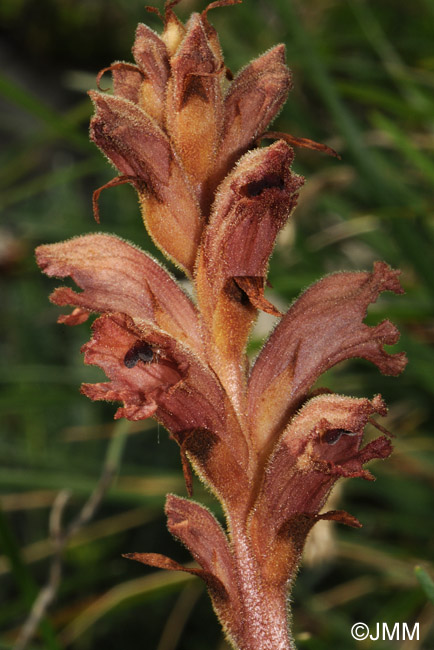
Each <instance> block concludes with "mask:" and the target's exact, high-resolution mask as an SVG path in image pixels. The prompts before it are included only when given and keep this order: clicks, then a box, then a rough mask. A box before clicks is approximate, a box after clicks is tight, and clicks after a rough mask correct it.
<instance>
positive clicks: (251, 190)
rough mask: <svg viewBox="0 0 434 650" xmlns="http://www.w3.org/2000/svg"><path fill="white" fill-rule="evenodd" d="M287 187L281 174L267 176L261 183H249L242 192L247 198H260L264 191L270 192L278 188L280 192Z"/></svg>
mask: <svg viewBox="0 0 434 650" xmlns="http://www.w3.org/2000/svg"><path fill="white" fill-rule="evenodd" d="M284 187H285V183H284V180H283V178H282V176H281V175H280V174H276V173H272V174H267V175H266V176H264V178H261V180H259V181H252V182H251V183H247V185H245V186H244V187H243V188H242V189H241V191H242V193H243V194H245V196H247V197H249V198H252V197H254V196H259V195H260V194H262V192H263V191H264V190H270V189H273V188H277V189H278V190H283V189H284Z"/></svg>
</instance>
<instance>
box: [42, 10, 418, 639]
mask: <svg viewBox="0 0 434 650" xmlns="http://www.w3.org/2000/svg"><path fill="white" fill-rule="evenodd" d="M175 4H177V2H176V1H173V0H172V1H171V2H167V3H166V12H165V17H164V30H163V33H162V35H161V37H160V36H157V35H156V34H155V33H154V32H153V31H152V30H150V29H149V28H148V27H146V26H145V25H139V27H138V29H137V32H136V40H135V43H134V46H133V56H134V59H135V62H136V63H135V64H129V63H115V64H113V65H112V66H110V68H108V69H109V70H111V72H112V75H113V88H114V95H107V94H105V93H102V92H92V93H91V96H92V99H93V101H94V103H95V108H96V114H95V116H94V118H93V119H92V122H91V137H92V139H93V140H94V142H95V143H96V144H97V145H98V146H99V147H100V149H101V150H102V151H103V152H104V153H105V154H106V155H107V157H108V158H109V159H110V160H111V162H112V163H113V164H114V165H115V166H116V167H117V169H118V170H119V172H120V176H118V177H117V178H115V179H114V180H113V181H112V182H111V183H109V184H108V185H114V184H118V183H121V182H130V183H132V184H133V185H134V187H135V188H136V190H137V192H138V195H139V200H140V205H141V208H142V212H143V218H144V221H145V224H146V227H147V229H148V231H149V233H150V235H151V236H152V237H153V239H154V241H155V242H156V243H157V245H158V246H159V247H160V248H161V249H162V251H163V252H164V253H165V254H166V255H167V256H168V257H169V258H171V259H172V260H174V261H175V262H176V263H177V264H178V265H179V266H180V267H181V268H182V269H184V271H185V272H186V273H187V275H189V276H190V277H191V278H192V281H193V285H194V289H195V295H196V298H197V302H196V303H194V302H193V301H192V300H191V299H190V298H189V297H188V296H187V295H186V294H185V293H184V292H183V291H182V290H181V288H180V287H179V285H178V284H177V283H176V281H175V279H174V278H173V277H172V276H171V275H170V274H169V273H168V272H167V271H166V270H165V269H164V268H162V267H161V266H160V265H159V264H158V263H157V262H156V261H155V260H153V259H152V258H151V257H150V256H149V255H147V254H146V253H142V252H141V251H140V250H139V249H138V248H137V247H135V246H133V245H131V244H128V243H127V242H125V241H123V240H121V239H118V238H117V237H114V236H111V235H104V234H94V235H87V236H84V237H78V238H75V239H72V240H70V241H67V242H63V243H60V244H51V245H45V246H40V247H39V248H38V250H37V260H38V263H39V265H40V266H41V268H42V269H43V270H44V272H45V273H47V274H48V275H49V276H56V277H62V278H64V277H66V276H71V278H72V279H73V280H74V281H75V283H76V284H77V285H78V287H79V288H80V289H81V290H82V291H81V292H78V293H77V292H75V291H73V290H72V289H69V288H66V287H61V288H58V289H56V290H55V291H54V293H53V294H52V296H51V300H52V301H53V302H54V303H56V304H57V305H61V306H64V305H72V306H73V308H74V309H73V311H72V312H71V313H70V314H68V315H63V316H61V317H60V318H59V321H60V322H63V323H66V324H68V325H77V324H80V323H83V322H84V321H85V320H86V319H87V317H88V315H89V314H90V313H91V312H97V313H99V314H101V316H100V317H99V318H97V319H96V320H95V322H94V323H93V326H92V329H93V337H92V339H91V340H90V342H89V343H87V344H86V345H84V346H83V351H84V354H85V356H84V359H85V362H86V363H88V364H93V365H98V366H99V367H100V368H102V369H103V370H104V372H105V373H106V375H107V377H108V381H107V382H102V383H98V384H84V385H83V386H82V391H83V392H84V393H85V394H86V395H87V396H89V397H90V398H91V399H93V400H109V401H116V402H120V403H121V404H122V405H121V406H120V407H119V408H118V410H117V411H116V414H115V417H116V418H119V417H126V418H128V419H130V420H140V419H144V418H148V417H155V418H157V420H158V421H159V422H161V423H163V424H164V426H165V427H166V428H167V430H168V431H169V433H170V435H171V437H172V438H173V439H174V440H176V442H177V443H178V445H179V447H180V451H181V458H182V466H183V470H184V475H185V479H186V483H187V489H188V492H189V495H191V491H192V481H191V470H190V465H191V466H192V467H193V469H194V470H195V471H196V472H197V474H198V475H199V477H200V478H201V479H202V480H203V481H204V482H205V483H206V484H207V486H208V487H209V488H210V489H211V490H212V491H213V492H214V494H215V495H216V496H217V498H218V499H219V500H220V502H221V504H222V507H223V509H224V512H225V516H226V530H224V529H223V528H222V527H221V525H220V524H219V523H218V522H217V521H216V519H215V518H214V517H213V516H212V515H211V513H210V512H208V511H207V510H206V509H205V508H203V507H202V506H200V505H199V504H197V503H194V502H193V501H189V500H186V499H181V498H179V497H175V496H173V495H169V497H168V499H167V504H166V513H167V516H168V526H169V529H170V531H171V532H172V533H173V534H174V535H175V536H176V537H178V538H179V539H180V540H181V541H182V542H183V543H184V544H185V545H186V546H187V547H188V548H189V549H190V551H191V553H192V555H193V557H194V558H195V560H196V561H197V562H198V563H199V564H200V568H191V567H183V566H181V565H179V564H178V563H176V562H174V561H173V560H170V559H169V558H166V557H164V556H161V555H158V554H155V553H130V554H128V556H127V557H130V558H132V559H136V560H138V561H140V562H144V563H146V564H150V565H152V566H158V567H161V568H166V569H172V570H184V571H189V572H190V573H194V574H195V575H199V576H200V577H202V578H203V579H204V580H205V582H206V584H207V586H208V589H209V592H210V595H211V598H212V601H213V604H214V608H215V610H216V612H217V614H218V616H219V618H220V620H221V622H222V624H223V627H224V629H225V632H226V634H227V635H228V638H229V639H230V640H231V642H232V643H233V644H234V646H235V647H237V648H239V649H240V650H276V649H277V648H279V650H289V649H290V648H291V647H292V645H291V643H292V642H291V638H290V633H289V631H288V625H287V605H286V603H287V585H288V583H289V582H290V581H291V579H292V577H293V576H294V573H295V570H296V568H297V565H298V563H299V559H300V555H301V552H302V548H303V544H304V541H305V539H306V536H307V534H308V532H309V530H310V529H311V528H312V526H313V525H314V523H315V522H316V521H318V520H319V519H332V520H335V521H338V522H341V523H345V524H348V525H350V526H356V527H357V526H359V525H360V524H359V522H358V521H357V520H356V519H355V518H354V517H352V516H351V515H349V514H348V513H345V512H343V511H331V512H326V513H321V511H322V508H323V506H324V504H325V501H326V499H327V496H328V495H329V493H330V491H331V489H332V487H333V485H334V484H335V483H336V481H337V480H338V479H339V478H341V477H352V476H357V477H361V478H365V479H368V480H369V479H371V478H372V475H371V474H370V473H369V472H368V471H367V470H365V469H364V468H363V465H364V464H365V463H366V462H368V461H369V460H372V459H374V458H385V457H386V456H388V455H389V454H390V452H391V444H390V441H389V440H388V438H387V437H386V436H385V435H382V436H380V437H378V438H377V439H374V440H372V441H371V442H370V443H368V444H367V445H365V446H363V434H364V429H365V426H366V424H367V423H368V422H372V416H373V415H374V414H379V415H384V414H385V413H386V407H385V405H384V403H383V401H382V399H381V397H380V396H378V395H377V396H375V397H374V398H373V399H360V398H359V399H356V398H351V397H344V396H339V395H334V394H328V393H327V391H322V392H320V393H318V392H316V393H312V392H311V390H312V387H313V385H314V384H315V382H316V381H317V380H318V378H319V377H320V376H321V375H322V373H324V372H325V371H326V370H328V369H329V368H331V367H332V366H334V365H336V364H337V363H339V362H341V361H344V360H346V359H350V358H353V357H361V358H364V359H367V360H368V361H371V362H373V363H375V364H376V365H377V366H378V368H379V369H380V370H381V371H382V372H383V373H384V374H391V375H396V374H399V373H400V372H401V371H402V370H403V368H404V366H405V363H406V359H405V355H404V354H403V353H396V354H389V353H388V352H386V351H385V350H384V345H390V344H394V343H395V342H396V341H397V339H398V332H397V330H396V328H395V327H394V326H393V325H392V324H391V323H390V322H389V321H384V322H382V323H380V324H379V325H376V326H374V327H369V326H367V325H366V324H365V323H364V322H363V321H364V318H365V316H366V310H367V308H368V306H369V304H370V303H372V302H374V301H375V300H376V299H377V297H378V295H379V294H380V293H381V292H382V291H393V292H395V293H402V289H401V287H400V285H399V282H398V275H399V274H398V272H396V271H393V270H391V269H390V268H389V267H388V266H387V264H385V263H382V262H378V263H376V264H375V266H374V270H373V272H372V273H369V272H359V273H357V272H356V273H355V272H352V273H337V274H334V275H330V276H328V277H326V278H324V279H323V280H320V281H319V282H317V283H316V284H314V285H313V286H312V287H310V288H309V289H308V290H307V291H306V292H305V293H304V294H302V296H301V297H300V298H299V299H298V300H297V301H296V302H295V303H294V304H293V305H292V306H291V307H290V309H289V310H288V312H287V313H286V314H285V315H282V314H280V312H279V311H278V310H277V309H276V308H275V307H274V306H273V305H272V304H271V303H270V302H269V301H268V300H267V299H266V298H265V296H264V286H265V282H266V277H267V268H268V262H269V258H270V255H271V253H272V250H273V246H274V242H275V239H276V236H277V234H278V232H279V230H280V229H281V228H282V226H283V225H284V224H285V223H286V221H287V219H288V218H289V216H290V215H291V213H292V211H293V209H294V207H295V206H296V203H297V199H298V192H299V190H300V188H301V186H302V184H303V181H304V179H303V178H301V177H300V176H297V175H296V174H294V173H293V172H292V170H291V164H292V161H293V157H294V154H293V150H292V148H291V147H290V146H289V144H295V145H301V146H308V147H310V148H314V149H319V150H323V151H328V152H330V150H328V148H327V147H324V146H323V145H318V144H317V143H313V142H311V141H309V140H305V139H302V138H294V137H292V136H287V135H285V134H279V133H276V132H266V131H265V129H266V128H267V126H268V124H269V123H270V121H271V120H272V119H273V118H274V117H275V116H276V114H277V112H278V111H279V109H280V107H281V106H282V104H283V102H284V101H285V99H286V96H287V94H288V91H289V89H290V86H291V76H290V73H289V70H288V69H287V67H286V66H285V62H284V48H283V46H277V47H275V48H274V49H272V50H270V51H268V52H266V53H265V54H264V55H262V56H261V57H259V58H258V59H256V60H255V61H253V62H252V63H250V64H249V65H248V66H246V67H245V68H244V70H242V71H241V72H240V73H239V74H238V75H237V76H236V77H235V79H233V80H232V76H231V74H230V72H229V71H228V70H227V69H226V67H225V65H224V61H223V56H222V52H221V49H220V45H219V41H218V37H217V34H216V32H215V30H214V28H213V27H212V26H211V24H210V23H209V21H208V17H207V12H208V11H209V10H210V9H211V8H214V7H218V6H223V5H227V4H235V2H234V0H219V1H217V2H214V3H212V4H211V5H209V7H208V8H207V9H206V10H205V11H204V12H202V14H193V15H192V16H191V18H190V20H189V21H188V22H187V24H186V25H185V26H184V25H183V24H182V23H181V22H180V21H179V20H178V18H177V17H176V16H175V14H174V12H173V7H174V6H175ZM103 72H104V71H103ZM263 138H273V139H277V140H278V141H277V142H275V143H274V144H272V145H271V146H269V147H266V148H261V147H259V143H260V141H261V139H263ZM101 189H102V188H101ZM100 191H101V190H98V191H97V192H96V193H95V196H94V200H95V205H96V202H97V200H98V196H99V193H100ZM258 310H263V311H267V312H269V313H271V314H274V315H275V316H282V318H281V320H280V322H279V324H278V325H277V327H276V328H275V330H274V332H273V333H272V334H271V335H270V337H269V339H268V341H267V342H266V344H265V345H264V347H263V349H262V351H261V352H260V354H259V356H258V358H257V359H256V362H255V363H254V365H253V367H252V368H251V367H250V363H249V360H248V358H247V355H246V343H247V340H248V336H249V332H250V328H251V326H252V323H253V321H254V319H255V317H256V315H257V312H258ZM320 513H321V514H320Z"/></svg>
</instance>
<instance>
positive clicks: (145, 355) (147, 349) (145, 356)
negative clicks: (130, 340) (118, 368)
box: [124, 341, 154, 368]
mask: <svg viewBox="0 0 434 650" xmlns="http://www.w3.org/2000/svg"><path fill="white" fill-rule="evenodd" d="M153 360H154V350H153V349H152V347H151V346H150V345H149V344H148V343H145V342H144V341H137V343H136V344H135V345H133V347H132V348H130V349H129V350H128V352H127V353H126V355H125V356H124V364H125V365H126V367H127V368H134V366H136V365H137V364H138V362H139V361H143V363H151V362H152V361H153Z"/></svg>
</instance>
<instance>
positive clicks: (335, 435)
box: [322, 429, 357, 445]
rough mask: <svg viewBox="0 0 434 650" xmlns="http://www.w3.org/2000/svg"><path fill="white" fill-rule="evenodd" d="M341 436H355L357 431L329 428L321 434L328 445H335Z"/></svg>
mask: <svg viewBox="0 0 434 650" xmlns="http://www.w3.org/2000/svg"><path fill="white" fill-rule="evenodd" d="M341 436H357V433H354V431H345V429H329V430H328V431H326V432H325V433H324V434H323V436H322V440H323V442H326V443H327V444H328V445H335V444H336V443H337V442H338V441H339V440H340V439H341Z"/></svg>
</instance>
